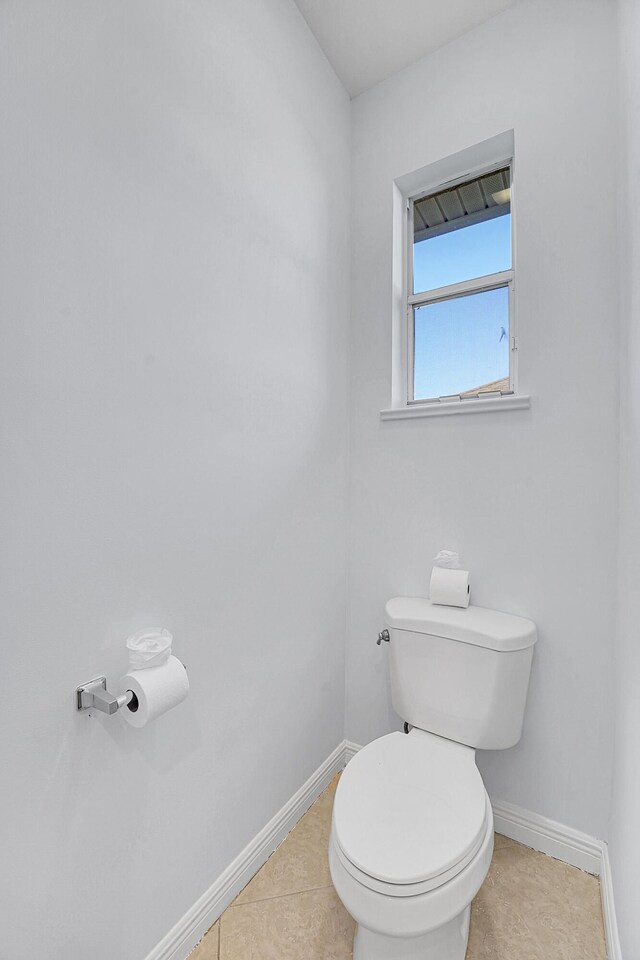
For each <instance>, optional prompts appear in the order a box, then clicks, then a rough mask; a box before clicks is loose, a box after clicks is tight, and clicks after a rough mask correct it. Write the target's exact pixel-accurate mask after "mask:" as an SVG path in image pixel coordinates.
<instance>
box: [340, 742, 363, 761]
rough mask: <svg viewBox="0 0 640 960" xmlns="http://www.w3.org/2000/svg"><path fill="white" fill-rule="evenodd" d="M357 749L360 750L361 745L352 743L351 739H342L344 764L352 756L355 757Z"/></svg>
mask: <svg viewBox="0 0 640 960" xmlns="http://www.w3.org/2000/svg"><path fill="white" fill-rule="evenodd" d="M358 750H362V747H361V746H360V744H359V743H353V741H352V740H345V741H344V762H345V765H346V764H347V763H349V760H351V759H352V758H353V757H355V755H356V753H357V752H358Z"/></svg>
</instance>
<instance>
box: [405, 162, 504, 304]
mask: <svg viewBox="0 0 640 960" xmlns="http://www.w3.org/2000/svg"><path fill="white" fill-rule="evenodd" d="M510 269H511V174H510V170H509V168H508V167H506V168H505V169H503V170H496V171H494V172H493V173H490V174H485V175H484V176H482V177H478V178H476V179H475V180H470V181H468V182H467V183H462V184H459V185H458V186H457V187H454V188H452V189H449V190H442V191H440V192H439V193H435V194H433V195H431V196H428V197H423V198H422V199H420V200H416V202H415V203H414V213H413V292H414V293H422V292H423V291H425V290H433V289H435V288H436V287H444V286H446V285H447V284H450V283H460V282H461V281H463V280H472V279H474V278H476V277H483V276H486V275H487V274H490V273H498V272H499V271H501V270H510Z"/></svg>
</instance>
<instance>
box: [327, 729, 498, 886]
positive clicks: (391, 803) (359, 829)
mask: <svg viewBox="0 0 640 960" xmlns="http://www.w3.org/2000/svg"><path fill="white" fill-rule="evenodd" d="M486 817H487V799H486V791H485V788H484V784H483V782H482V778H481V776H480V773H479V771H478V768H477V767H476V763H475V752H474V751H473V750H472V749H471V748H470V747H467V746H464V745H463V744H460V743H454V742H453V741H451V740H444V739H443V738H442V737H436V736H434V735H433V734H430V733H426V732H424V731H422V730H413V731H412V732H411V733H410V734H409V735H408V736H407V735H406V734H403V733H391V734H389V735H388V736H386V737H380V739H379V740H374V741H373V743H370V744H368V745H367V746H366V747H364V748H363V749H362V750H360V751H359V753H357V754H356V755H355V757H354V758H353V760H351V762H350V763H349V764H348V766H347V768H346V769H345V771H344V773H343V774H342V777H341V779H340V782H339V784H338V789H337V791H336V797H335V803H334V807H333V829H334V834H335V838H336V840H337V842H338V845H339V847H340V848H341V850H342V852H343V853H344V855H345V856H346V857H347V858H348V859H349V860H350V861H351V863H352V864H354V866H355V867H357V868H358V869H359V870H361V871H362V872H363V873H364V874H367V875H368V876H370V877H375V878H376V879H378V880H382V881H383V882H385V883H392V884H405V885H406V884H410V883H420V882H422V881H425V880H429V879H431V878H433V877H437V876H439V875H440V874H445V873H448V872H449V871H451V870H452V868H454V867H455V866H456V865H457V864H459V863H461V862H462V861H465V862H466V861H467V860H468V859H469V857H470V856H472V855H473V852H474V850H476V849H477V847H478V845H479V843H480V842H481V839H482V836H483V834H484V831H485V830H486V822H487V820H486Z"/></svg>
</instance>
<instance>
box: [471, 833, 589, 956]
mask: <svg viewBox="0 0 640 960" xmlns="http://www.w3.org/2000/svg"><path fill="white" fill-rule="evenodd" d="M496 839H497V842H496V847H495V851H494V855H493V860H492V862H491V868H490V870H489V874H488V876H487V879H486V880H485V882H484V884H483V886H482V888H481V890H480V892H479V893H478V895H477V897H476V899H475V900H474V902H473V905H472V908H471V932H470V936H469V947H468V950H467V960H606V949H605V943H604V929H603V924H602V911H601V907H600V885H599V883H598V880H597V879H596V877H592V876H590V875H589V874H587V873H583V872H582V871H581V870H576V869H575V867H569V866H567V865H566V864H564V863H560V861H559V860H553V859H552V858H551V857H547V856H545V855H544V854H542V853H536V852H535V851H534V850H530V849H529V848H528V847H523V846H521V845H520V844H519V843H514V842H513V841H512V840H507V839H506V838H505V837H497V838H496Z"/></svg>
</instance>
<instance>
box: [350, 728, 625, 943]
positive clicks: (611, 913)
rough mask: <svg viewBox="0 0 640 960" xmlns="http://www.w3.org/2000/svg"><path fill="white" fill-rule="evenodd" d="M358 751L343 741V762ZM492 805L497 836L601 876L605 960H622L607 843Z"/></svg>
mask: <svg viewBox="0 0 640 960" xmlns="http://www.w3.org/2000/svg"><path fill="white" fill-rule="evenodd" d="M360 749H362V748H361V746H360V745H359V744H357V743H353V742H351V741H350V740H345V759H346V760H347V761H348V760H350V759H351V758H352V757H353V756H354V755H355V754H356V753H357V752H358V750H360ZM491 806H492V807H493V820H494V826H495V829H496V832H497V833H501V834H502V835H503V836H505V837H509V839H510V840H516V841H517V842H518V843H522V844H524V846H525V847H531V848H532V849H533V850H539V851H540V852H541V853H546V854H547V855H548V856H550V857H554V858H555V859H556V860H561V861H562V862H563V863H568V864H569V865H570V866H572V867H578V868H579V869H580V870H585V871H586V872H587V873H593V874H595V875H596V876H599V877H600V895H601V898H602V916H603V920H604V933H605V940H606V944H607V958H608V960H622V951H621V949H620V938H619V936H618V925H617V922H616V908H615V903H614V899H613V883H612V878H611V865H610V862H609V847H608V846H607V844H606V843H605V842H604V841H603V840H598V839H596V838H595V837H591V836H589V834H587V833H582V832H581V831H580V830H574V829H573V827H567V826H565V824H563V823H558V822H557V821H556V820H550V819H549V818H548V817H543V816H541V815H540V814H537V813H531V811H529V810H524V809H522V808H521V807H516V806H515V805H514V804H511V803H504V802H500V801H496V802H495V803H494V802H493V801H492V802H491Z"/></svg>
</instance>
